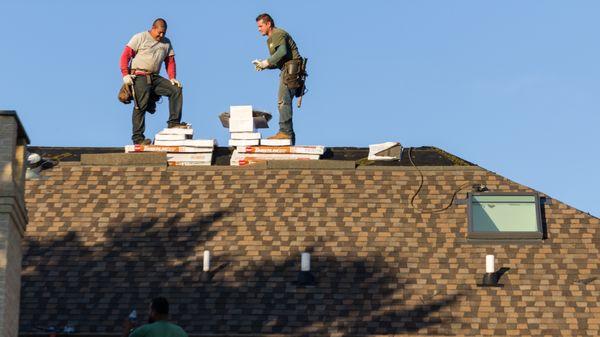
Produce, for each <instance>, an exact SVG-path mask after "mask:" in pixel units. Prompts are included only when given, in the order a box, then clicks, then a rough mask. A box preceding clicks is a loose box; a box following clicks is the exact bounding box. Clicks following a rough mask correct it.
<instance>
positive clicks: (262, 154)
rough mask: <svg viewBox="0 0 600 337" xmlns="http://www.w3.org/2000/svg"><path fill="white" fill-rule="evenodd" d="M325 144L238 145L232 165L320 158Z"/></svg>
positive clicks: (233, 155) (232, 157)
mask: <svg viewBox="0 0 600 337" xmlns="http://www.w3.org/2000/svg"><path fill="white" fill-rule="evenodd" d="M324 152H325V147H324V146H238V147H237V149H236V150H235V151H233V153H232V155H231V161H230V164H231V166H245V165H251V164H256V163H261V162H266V161H269V160H318V159H319V158H320V157H321V155H322V154H323V153H324Z"/></svg>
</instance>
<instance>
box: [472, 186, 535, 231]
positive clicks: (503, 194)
mask: <svg viewBox="0 0 600 337" xmlns="http://www.w3.org/2000/svg"><path fill="white" fill-rule="evenodd" d="M477 196H488V197H495V196H500V197H502V196H514V197H519V196H527V197H533V198H534V201H533V202H534V205H535V220H536V230H535V231H498V232H487V231H480V230H476V229H475V224H474V223H473V203H474V202H475V200H474V197H477ZM496 203H502V201H500V202H496ZM507 203H510V202H507ZM512 203H515V201H512ZM467 214H468V233H467V238H469V239H481V240H541V239H543V237H544V231H543V224H542V212H541V200H540V196H539V193H527V192H472V193H469V194H468V197H467Z"/></svg>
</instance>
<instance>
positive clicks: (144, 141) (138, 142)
mask: <svg viewBox="0 0 600 337" xmlns="http://www.w3.org/2000/svg"><path fill="white" fill-rule="evenodd" d="M133 144H134V145H152V141H151V140H150V139H140V140H135V141H133Z"/></svg>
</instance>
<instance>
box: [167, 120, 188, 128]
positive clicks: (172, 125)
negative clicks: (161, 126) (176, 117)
mask: <svg viewBox="0 0 600 337" xmlns="http://www.w3.org/2000/svg"><path fill="white" fill-rule="evenodd" d="M167 127H168V128H169V129H189V128H190V125H189V124H188V123H186V122H180V123H169V124H168V125H167Z"/></svg>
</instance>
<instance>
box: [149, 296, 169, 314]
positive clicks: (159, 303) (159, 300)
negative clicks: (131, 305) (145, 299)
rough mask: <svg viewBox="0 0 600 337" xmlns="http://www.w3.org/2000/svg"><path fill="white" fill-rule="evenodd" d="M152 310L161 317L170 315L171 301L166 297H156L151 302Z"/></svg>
mask: <svg viewBox="0 0 600 337" xmlns="http://www.w3.org/2000/svg"><path fill="white" fill-rule="evenodd" d="M150 308H152V310H154V312H156V313H157V314H159V315H168V314H169V301H167V299H166V298H164V297H155V298H153V299H152V302H150Z"/></svg>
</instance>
